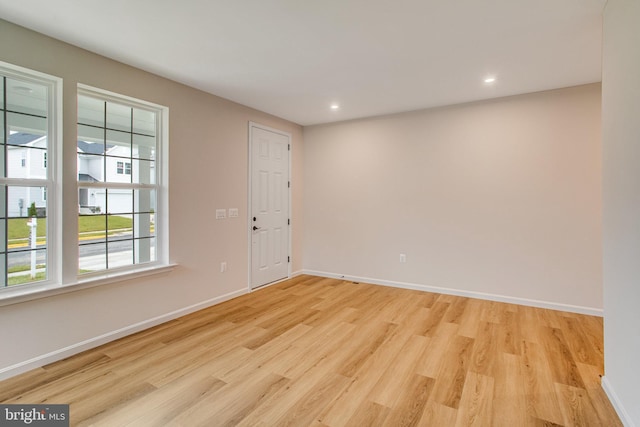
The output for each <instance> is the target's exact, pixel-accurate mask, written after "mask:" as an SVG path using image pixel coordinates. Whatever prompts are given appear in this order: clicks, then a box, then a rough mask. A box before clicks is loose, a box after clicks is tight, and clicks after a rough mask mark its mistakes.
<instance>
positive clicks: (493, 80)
mask: <svg viewBox="0 0 640 427" xmlns="http://www.w3.org/2000/svg"><path fill="white" fill-rule="evenodd" d="M495 81H496V78H495V77H487V78H485V79H484V82H485V83H494V82H495Z"/></svg>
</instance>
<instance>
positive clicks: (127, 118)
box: [77, 87, 166, 275]
mask: <svg viewBox="0 0 640 427" xmlns="http://www.w3.org/2000/svg"><path fill="white" fill-rule="evenodd" d="M163 114H164V115H166V109H163V107H159V106H157V105H153V104H149V103H146V102H143V101H139V100H134V99H131V98H128V97H123V96H120V95H115V94H111V93H106V92H102V91H97V90H95V89H91V88H86V87H83V88H81V89H80V90H79V92H78V138H77V140H78V148H77V151H78V156H77V159H78V200H79V205H80V208H79V213H78V223H79V224H78V228H79V236H78V247H79V251H78V252H79V264H78V268H79V274H80V275H91V274H97V273H100V272H104V271H106V270H113V269H124V270H126V269H135V268H137V267H138V266H144V265H149V264H153V263H158V262H162V260H163V259H166V257H164V256H163V255H162V254H160V252H161V251H162V249H161V248H160V243H161V241H162V240H163V238H164V237H165V236H163V235H162V233H159V230H160V227H159V225H160V223H161V222H162V220H163V219H164V218H165V217H166V211H165V209H164V208H163V206H162V203H160V202H161V199H162V198H163V188H164V187H163V185H162V184H163V180H162V176H163V174H162V166H161V165H160V164H159V161H160V157H161V153H162V149H163V138H162V135H163V132H162V123H163ZM114 171H115V173H114Z"/></svg>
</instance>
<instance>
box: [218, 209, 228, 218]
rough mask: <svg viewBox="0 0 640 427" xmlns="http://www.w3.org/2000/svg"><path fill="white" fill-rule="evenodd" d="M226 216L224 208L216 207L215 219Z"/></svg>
mask: <svg viewBox="0 0 640 427" xmlns="http://www.w3.org/2000/svg"><path fill="white" fill-rule="evenodd" d="M226 217H227V210H226V209H216V219H225V218H226Z"/></svg>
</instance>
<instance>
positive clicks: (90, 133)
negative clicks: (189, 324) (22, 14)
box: [0, 62, 170, 304]
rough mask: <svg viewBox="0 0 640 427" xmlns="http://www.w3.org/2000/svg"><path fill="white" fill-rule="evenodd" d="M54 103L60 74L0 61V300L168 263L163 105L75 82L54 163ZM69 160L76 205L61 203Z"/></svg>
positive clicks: (57, 132)
mask: <svg viewBox="0 0 640 427" xmlns="http://www.w3.org/2000/svg"><path fill="white" fill-rule="evenodd" d="M67 102H73V100H71V101H69V100H67ZM73 103H74V104H75V102H73ZM62 104H63V99H62V80H61V79H59V78H56V77H52V76H48V75H46V74H42V73H38V72H35V71H31V70H27V69H24V68H21V67H16V66H13V65H10V64H5V63H3V62H0V304H2V303H3V302H4V301H5V300H12V299H13V298H14V297H15V298H18V299H20V300H23V299H31V298H34V297H36V298H37V296H38V295H44V294H43V293H42V291H47V292H48V293H50V292H56V289H57V288H64V287H67V286H76V285H78V286H84V285H85V284H89V283H91V284H95V283H96V281H98V282H106V281H109V280H111V278H112V277H114V276H120V275H130V274H149V272H155V271H164V270H165V269H166V268H168V267H170V265H169V262H168V252H169V251H168V198H167V195H168V188H167V165H168V161H167V153H168V147H167V141H166V139H165V135H167V133H168V131H167V123H168V109H167V108H166V107H162V106H158V105H155V104H150V103H147V102H144V101H138V100H135V99H132V98H128V97H125V96H121V95H116V94H113V93H109V92H106V91H101V90H98V89H92V88H89V87H86V86H81V85H78V98H77V107H78V109H77V112H78V115H77V135H73V136H72V137H71V138H67V140H69V141H74V139H73V138H76V139H75V140H76V141H77V146H76V151H77V156H76V164H73V161H72V164H63V163H62V156H61V155H60V154H61V153H62V141H63V139H62V134H61V129H62V123H61V112H62ZM74 133H75V132H74ZM75 168H77V171H78V172H77V174H78V175H77V187H73V186H72V188H71V189H69V188H67V190H71V191H77V194H78V208H77V209H74V208H73V206H72V207H71V209H69V206H67V207H66V208H65V209H62V200H61V197H62V192H61V191H60V189H62V186H63V182H62V171H63V170H67V171H69V170H74V169H75ZM72 185H73V184H72ZM69 215H70V216H71V217H72V218H69V217H67V216H69ZM71 219H74V220H77V221H78V234H77V235H76V230H75V229H74V228H73V227H67V228H66V229H63V227H62V224H63V223H64V222H66V223H69V222H70V220H71ZM74 240H75V241H76V242H77V243H75V242H74ZM63 245H64V246H63ZM73 259H77V264H75V265H74V263H73V262H69V260H73ZM32 295H33V296H32Z"/></svg>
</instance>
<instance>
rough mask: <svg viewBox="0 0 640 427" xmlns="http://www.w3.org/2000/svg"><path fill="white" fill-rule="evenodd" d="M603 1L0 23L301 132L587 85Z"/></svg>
mask: <svg viewBox="0 0 640 427" xmlns="http://www.w3.org/2000/svg"><path fill="white" fill-rule="evenodd" d="M605 2H606V0H438V1H436V0H324V1H320V0H226V1H222V0H180V1H177V0H135V1H134V0H109V1H104V0H82V1H78V0H56V1H51V0H19V1H17V0H0V17H2V18H3V19H6V20H8V21H12V22H15V23H17V24H20V25H22V26H25V27H27V28H31V29H34V30H36V31H39V32H41V33H44V34H47V35H50V36H52V37H55V38H58V39H61V40H64V41H66V42H68V43H71V44H74V45H77V46H80V47H83V48H85V49H88V50H91V51H94V52H97V53H100V54H102V55H105V56H108V57H110V58H113V59H116V60H118V61H122V62H125V63H127V64H131V65H133V66H136V67H139V68H142V69H144V70H148V71H151V72H153V73H156V74H159V75H161V76H165V77H168V78H170V79H173V80H176V81H179V82H182V83H185V84H187V85H190V86H193V87H196V88H199V89H202V90H204V91H207V92H210V93H213V94H216V95H219V96H222V97H224V98H228V99H231V100H233V101H236V102H239V103H241V104H245V105H248V106H251V107H254V108H257V109H259V110H262V111H266V112H268V113H271V114H274V115H276V116H279V117H283V118H285V119H288V120H291V121H293V122H296V123H299V124H301V125H310V124H316V123H324V122H331V121H338V120H346V119H352V118H358V117H366V116H373V115H380V114H388V113H396V112H401V111H409V110H415V109H420V108H426V107H434V106H442V105H449V104H457V103H461V102H468V101H475V100H481V99H487V98H493V97H499V96H506V95H515V94H520V93H527V92H535V91H541V90H547V89H555V88H560V87H567V86H574V85H580V84H584V83H592V82H598V81H600V76H601V53H600V51H601V37H602V34H601V14H602V9H603V7H604V4H605ZM488 75H495V76H496V77H497V82H496V83H494V84H493V85H487V84H485V83H484V82H483V79H484V77H485V76H488ZM332 103H338V104H339V105H340V109H338V110H336V111H332V110H331V109H330V108H329V107H330V105H331V104H332Z"/></svg>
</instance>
